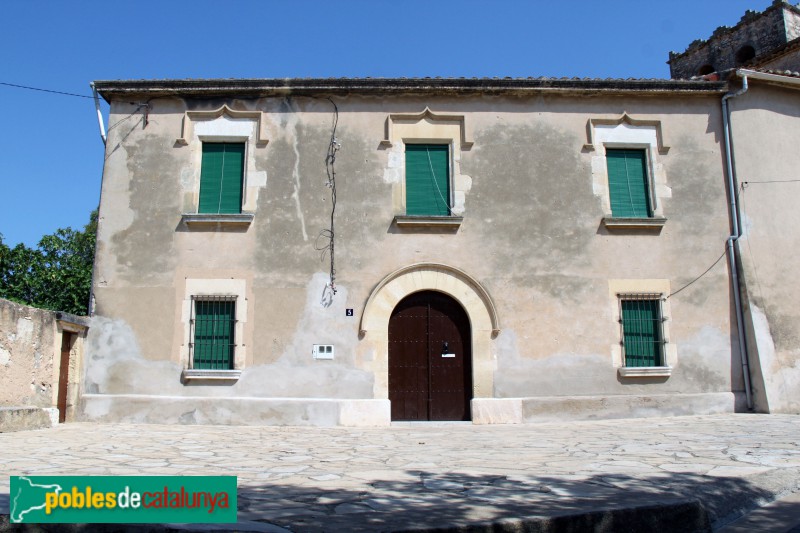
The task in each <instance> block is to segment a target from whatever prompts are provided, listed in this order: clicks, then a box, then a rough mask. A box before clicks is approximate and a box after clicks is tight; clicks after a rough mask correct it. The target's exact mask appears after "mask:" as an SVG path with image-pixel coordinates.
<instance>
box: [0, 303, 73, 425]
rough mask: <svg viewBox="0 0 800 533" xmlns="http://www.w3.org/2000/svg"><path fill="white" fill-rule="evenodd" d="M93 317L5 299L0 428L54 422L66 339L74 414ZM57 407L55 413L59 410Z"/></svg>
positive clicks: (68, 406)
mask: <svg viewBox="0 0 800 533" xmlns="http://www.w3.org/2000/svg"><path fill="white" fill-rule="evenodd" d="M87 328H88V319H86V318H85V317H77V316H74V315H70V314H67V313H59V312H55V311H47V310H43V309H37V308H35V307H29V306H26V305H20V304H17V303H14V302H10V301H8V300H4V299H0V383H2V384H3V385H2V387H0V432H7V431H17V430H20V429H35V428H41V427H50V426H51V425H52V424H53V422H52V421H53V419H55V421H56V423H57V422H58V420H59V416H58V399H59V376H60V375H61V374H62V368H61V360H62V357H61V352H62V342H64V339H65V338H66V339H67V345H66V346H67V348H68V350H69V358H68V359H66V358H65V360H66V361H67V362H68V365H69V367H68V368H66V369H64V371H65V373H66V378H67V379H66V381H65V383H63V384H62V385H63V386H64V387H66V390H65V392H62V409H64V411H65V413H64V414H65V415H66V417H65V418H66V420H71V419H73V418H74V410H75V406H76V405H77V402H78V394H79V389H80V374H81V360H82V358H83V339H84V337H85V336H86V330H87ZM53 412H55V415H53Z"/></svg>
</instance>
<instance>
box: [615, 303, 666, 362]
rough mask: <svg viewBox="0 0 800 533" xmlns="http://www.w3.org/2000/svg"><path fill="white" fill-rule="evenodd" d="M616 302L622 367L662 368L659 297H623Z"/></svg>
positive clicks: (662, 343)
mask: <svg viewBox="0 0 800 533" xmlns="http://www.w3.org/2000/svg"><path fill="white" fill-rule="evenodd" d="M619 299H620V326H621V328H622V336H621V337H622V351H623V356H624V361H625V366H626V367H649V366H664V350H663V348H664V335H663V330H662V327H661V326H662V313H661V295H660V294H623V295H620V296H619Z"/></svg>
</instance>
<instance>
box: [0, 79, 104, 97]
mask: <svg viewBox="0 0 800 533" xmlns="http://www.w3.org/2000/svg"><path fill="white" fill-rule="evenodd" d="M0 85H5V86H7V87H16V88H17V89H27V90H29V91H41V92H43V93H53V94H62V95H64V96H75V97H76V98H91V99H94V96H86V95H85V94H75V93H67V92H64V91H54V90H52V89H40V88H39V87H28V86H27V85H17V84H16V83H7V82H4V81H0Z"/></svg>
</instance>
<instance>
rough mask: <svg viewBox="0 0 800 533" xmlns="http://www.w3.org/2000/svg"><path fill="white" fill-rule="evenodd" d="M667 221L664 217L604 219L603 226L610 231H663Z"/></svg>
mask: <svg viewBox="0 0 800 533" xmlns="http://www.w3.org/2000/svg"><path fill="white" fill-rule="evenodd" d="M666 223H667V219H666V218H664V217H649V218H622V217H603V225H604V226H605V227H606V228H608V229H610V230H614V229H650V230H654V231H661V228H663V227H664V224H666Z"/></svg>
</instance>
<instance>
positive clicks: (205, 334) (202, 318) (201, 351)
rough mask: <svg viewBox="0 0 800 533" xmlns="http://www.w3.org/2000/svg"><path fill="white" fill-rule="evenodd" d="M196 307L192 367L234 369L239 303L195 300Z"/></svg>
mask: <svg viewBox="0 0 800 533" xmlns="http://www.w3.org/2000/svg"><path fill="white" fill-rule="evenodd" d="M194 305H195V316H194V352H193V358H192V366H193V368H196V369H212V370H231V369H233V349H234V340H233V332H234V326H235V324H236V302H233V301H231V300H196V301H195V303H194Z"/></svg>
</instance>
